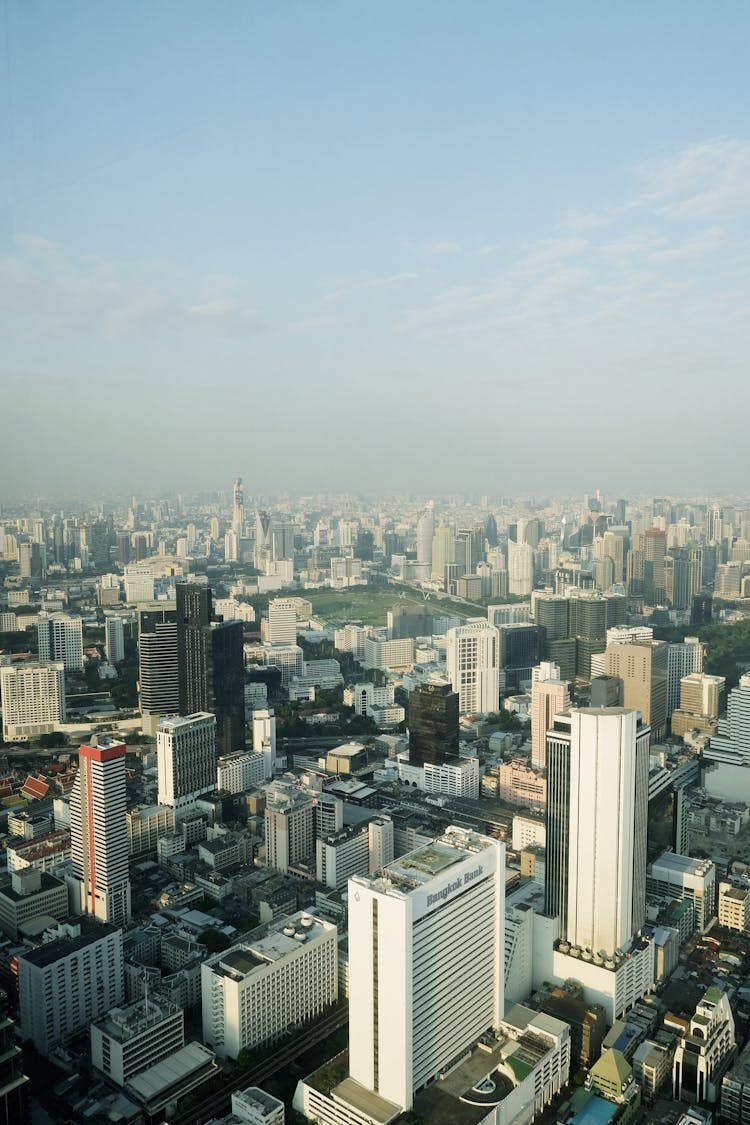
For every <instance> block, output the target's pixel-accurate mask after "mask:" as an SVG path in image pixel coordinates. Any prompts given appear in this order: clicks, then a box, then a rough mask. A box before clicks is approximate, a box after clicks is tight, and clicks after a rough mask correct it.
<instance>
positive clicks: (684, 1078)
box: [672, 988, 736, 1103]
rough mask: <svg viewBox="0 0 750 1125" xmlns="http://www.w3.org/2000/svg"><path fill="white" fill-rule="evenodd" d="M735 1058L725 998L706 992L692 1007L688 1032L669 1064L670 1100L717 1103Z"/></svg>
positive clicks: (711, 990)
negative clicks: (670, 1069) (693, 1007)
mask: <svg viewBox="0 0 750 1125" xmlns="http://www.w3.org/2000/svg"><path fill="white" fill-rule="evenodd" d="M735 1054H736V1039H735V1030H734V1016H733V1015H732V1009H731V1007H730V1006H729V997H728V996H727V994H726V992H724V991H723V990H721V989H719V988H709V989H708V990H707V991H706V993H705V994H704V996H703V998H702V999H701V1000H700V1001H699V1002H698V1005H697V1006H696V1009H695V1015H694V1016H693V1018H692V1019H691V1020H690V1027H689V1030H688V1031H686V1032H685V1034H684V1035H683V1037H682V1038H681V1039H680V1040H679V1042H678V1044H677V1048H676V1050H675V1053H674V1059H673V1061H672V1096H673V1097H674V1098H675V1100H676V1101H685V1102H703V1103H705V1102H716V1101H718V1099H719V1094H720V1090H721V1081H722V1078H723V1076H724V1074H725V1073H726V1071H727V1070H728V1069H729V1066H730V1065H731V1063H732V1061H733V1059H734V1057H735Z"/></svg>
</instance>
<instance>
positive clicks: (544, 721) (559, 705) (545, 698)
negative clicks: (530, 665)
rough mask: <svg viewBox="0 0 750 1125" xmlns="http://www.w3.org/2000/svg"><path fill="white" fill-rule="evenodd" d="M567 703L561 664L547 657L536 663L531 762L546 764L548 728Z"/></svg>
mask: <svg viewBox="0 0 750 1125" xmlns="http://www.w3.org/2000/svg"><path fill="white" fill-rule="evenodd" d="M569 707H570V693H569V691H568V684H567V683H566V682H565V681H563V680H561V679H560V668H559V666H558V665H557V664H553V663H550V662H549V661H546V662H543V663H542V664H539V665H537V667H536V668H535V669H534V671H533V672H532V683H531V765H532V767H533V768H534V769H544V767H545V765H546V764H547V731H548V730H549V728H550V727H551V726H552V719H553V718H554V716H555V715H558V714H560V713H561V712H563V711H567V710H568V708H569Z"/></svg>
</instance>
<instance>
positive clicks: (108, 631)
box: [104, 617, 125, 664]
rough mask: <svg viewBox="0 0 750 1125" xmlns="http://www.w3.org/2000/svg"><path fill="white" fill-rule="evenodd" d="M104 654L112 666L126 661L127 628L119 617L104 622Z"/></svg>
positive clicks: (109, 618)
mask: <svg viewBox="0 0 750 1125" xmlns="http://www.w3.org/2000/svg"><path fill="white" fill-rule="evenodd" d="M104 653H105V656H106V657H107V660H108V661H109V662H110V664H119V663H120V662H121V661H122V660H124V659H125V626H124V625H123V623H122V621H121V620H120V618H119V617H108V618H107V619H106V620H105V622H104Z"/></svg>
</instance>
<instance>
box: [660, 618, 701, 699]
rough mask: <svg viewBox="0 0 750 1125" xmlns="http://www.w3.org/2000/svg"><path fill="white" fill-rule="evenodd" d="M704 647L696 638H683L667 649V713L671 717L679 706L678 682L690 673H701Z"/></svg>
mask: <svg viewBox="0 0 750 1125" xmlns="http://www.w3.org/2000/svg"><path fill="white" fill-rule="evenodd" d="M704 655H705V645H703V644H702V643H701V642H700V640H699V639H698V637H685V640H684V641H682V643H680V644H670V646H669V648H668V649H667V711H668V713H669V714H670V715H671V714H672V712H673V711H674V709H675V707H679V705H680V681H681V680H682V678H683V676H689V675H690V673H691V672H702V671H703V657H704Z"/></svg>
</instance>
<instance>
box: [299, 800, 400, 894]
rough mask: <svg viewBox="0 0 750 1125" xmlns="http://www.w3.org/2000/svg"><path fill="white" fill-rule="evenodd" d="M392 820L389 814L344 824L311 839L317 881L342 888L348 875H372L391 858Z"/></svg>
mask: <svg viewBox="0 0 750 1125" xmlns="http://www.w3.org/2000/svg"><path fill="white" fill-rule="evenodd" d="M393 840H394V835H393V821H392V820H391V818H390V817H389V816H375V817H372V819H370V820H366V821H359V822H358V823H356V824H350V825H347V827H346V828H342V829H341V830H340V831H339V832H336V833H334V834H332V835H328V836H325V837H322V838H321V837H319V838H318V839H317V840H316V841H315V848H316V875H317V879H318V882H320V883H325V885H326V886H327V887H333V888H334V889H335V890H337V891H345V890H346V888H347V884H348V882H349V879H350V878H351V877H352V875H368V874H369V875H374V874H375V873H376V872H378V871H380V870H381V869H382V868H383V867H385V866H386V864H388V863H391V862H392V860H393Z"/></svg>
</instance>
